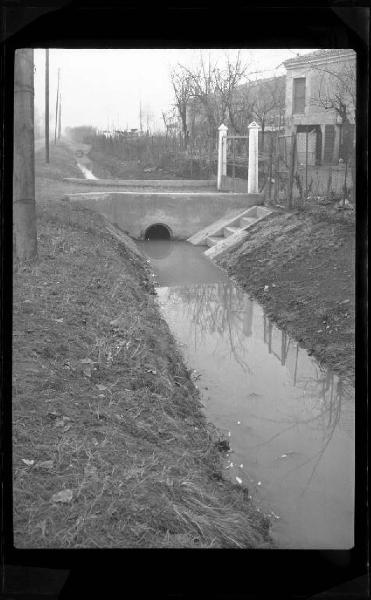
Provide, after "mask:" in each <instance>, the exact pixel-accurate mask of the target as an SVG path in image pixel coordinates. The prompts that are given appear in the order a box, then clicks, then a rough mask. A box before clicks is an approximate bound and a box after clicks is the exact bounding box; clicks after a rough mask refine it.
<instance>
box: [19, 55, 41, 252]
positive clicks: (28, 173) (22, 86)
mask: <svg viewBox="0 0 371 600" xmlns="http://www.w3.org/2000/svg"><path fill="white" fill-rule="evenodd" d="M34 156H35V149H34V60H33V50H32V49H31V48H22V49H19V50H17V51H16V53H15V66H14V165H13V211H14V214H13V219H14V233H15V248H16V257H17V259H18V260H19V261H21V262H24V261H32V260H34V259H35V258H36V257H37V234H36V211H35V165H34Z"/></svg>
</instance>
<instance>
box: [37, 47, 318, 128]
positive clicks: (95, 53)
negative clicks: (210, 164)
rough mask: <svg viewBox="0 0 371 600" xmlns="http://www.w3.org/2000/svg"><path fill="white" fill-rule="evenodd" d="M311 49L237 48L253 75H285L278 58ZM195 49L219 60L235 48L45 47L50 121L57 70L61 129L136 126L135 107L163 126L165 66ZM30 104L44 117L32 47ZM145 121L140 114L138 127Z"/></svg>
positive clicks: (168, 95)
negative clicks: (32, 97) (32, 73)
mask: <svg viewBox="0 0 371 600" xmlns="http://www.w3.org/2000/svg"><path fill="white" fill-rule="evenodd" d="M311 51H312V49H290V50H288V49H286V50H285V49H274V50H269V49H262V50H258V49H253V50H248V49H242V50H240V52H241V56H242V58H243V59H244V61H246V63H248V64H249V71H250V72H252V73H254V72H259V74H258V75H256V76H257V77H270V76H273V75H280V74H282V73H284V72H285V71H284V69H283V68H282V67H281V68H278V67H279V65H280V63H282V61H284V60H286V59H288V58H292V57H293V56H295V55H296V54H306V53H308V52H311ZM200 52H202V54H203V55H204V56H205V57H206V58H207V56H208V54H210V58H211V59H212V60H218V62H219V61H220V64H222V62H223V58H225V54H226V52H228V54H229V55H230V56H231V57H233V56H235V55H236V53H237V50H233V49H228V50H219V49H218V50H217V49H212V50H205V49H203V50H202V51H200V50H195V49H184V50H180V49H166V50H164V49H125V50H124V49H123V50H112V49H90V48H89V49H86V50H84V49H53V48H51V49H50V53H49V61H50V118H51V119H50V121H51V124H52V123H53V120H54V115H55V100H56V89H57V73H58V68H60V72H61V93H62V127H63V128H64V127H66V126H72V127H74V126H78V125H93V126H95V127H98V128H100V129H106V128H107V126H112V125H114V126H115V128H120V129H126V128H127V127H128V128H129V129H130V128H139V105H140V101H141V103H142V109H143V112H144V113H145V112H146V111H148V112H150V113H151V114H152V115H153V116H152V119H151V123H150V127H151V129H152V130H153V129H159V128H162V127H163V122H162V117H161V112H162V111H167V110H169V109H170V107H171V105H172V103H173V95H172V88H171V84H170V76H169V74H170V69H171V67H172V66H175V65H176V64H177V63H178V62H180V63H183V64H186V65H192V64H195V63H197V62H198V60H199V58H200ZM34 58H35V107H36V110H37V113H38V115H39V116H43V115H44V106H45V104H44V98H45V50H44V49H35V52H34ZM145 125H146V119H145V116H144V118H143V127H145Z"/></svg>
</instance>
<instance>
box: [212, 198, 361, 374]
mask: <svg viewBox="0 0 371 600" xmlns="http://www.w3.org/2000/svg"><path fill="white" fill-rule="evenodd" d="M216 263H217V264H218V265H219V266H220V267H222V268H223V269H224V270H225V271H226V272H227V273H228V275H229V276H230V277H231V278H232V279H233V280H234V281H235V282H236V284H237V285H239V286H241V287H242V289H244V290H246V292H248V294H249V295H250V296H251V297H252V298H254V299H256V300H257V301H258V302H259V303H260V304H261V305H262V306H263V307H264V309H265V312H266V314H267V316H268V317H269V318H270V319H271V320H273V321H274V322H275V323H276V324H277V325H278V326H279V327H280V328H283V329H284V330H285V331H286V332H287V333H288V334H289V335H291V336H292V337H293V338H294V339H295V340H296V341H298V342H299V343H300V345H301V346H302V347H303V348H305V349H306V350H307V351H308V353H309V354H311V355H313V356H314V357H315V358H316V359H317V360H318V361H319V362H320V363H321V364H322V365H323V366H325V367H328V368H331V369H333V370H334V371H335V372H336V373H337V374H338V375H339V376H341V377H343V378H344V377H345V378H346V379H348V380H349V381H350V382H351V383H353V385H354V376H355V216H354V213H353V212H351V211H347V210H341V209H340V210H339V209H336V208H334V207H332V206H328V205H327V206H323V207H319V206H315V207H313V208H310V207H308V208H306V209H305V210H303V211H300V212H299V211H298V212H285V211H275V212H274V213H272V214H271V215H269V216H268V217H266V218H265V219H264V221H262V222H261V223H257V224H256V225H254V226H253V227H251V229H250V230H249V237H248V239H247V240H245V241H244V242H243V243H242V244H240V245H239V246H238V247H236V248H234V249H233V250H232V251H230V252H229V253H227V254H225V255H223V256H221V257H220V258H216Z"/></svg>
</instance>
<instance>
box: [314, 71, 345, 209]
mask: <svg viewBox="0 0 371 600" xmlns="http://www.w3.org/2000/svg"><path fill="white" fill-rule="evenodd" d="M312 68H313V69H315V70H317V71H319V74H320V78H319V84H318V86H317V90H316V94H315V95H314V96H313V97H312V98H311V102H312V104H315V105H317V106H320V107H321V108H323V109H324V110H330V111H331V110H332V111H334V112H335V113H336V114H337V115H338V117H339V120H340V124H341V139H342V144H341V154H342V156H341V158H342V159H343V160H344V161H345V166H346V169H345V182H344V196H345V194H346V188H347V185H346V176H347V170H348V166H350V168H351V172H352V180H353V187H352V197H353V201H354V197H355V177H356V168H355V144H354V141H355V140H354V126H353V125H352V124H351V121H353V122H355V119H356V114H355V109H356V63H355V61H353V60H350V61H349V60H348V61H346V62H345V61H344V62H340V63H335V64H334V65H331V66H329V65H325V66H318V67H317V66H315V67H312Z"/></svg>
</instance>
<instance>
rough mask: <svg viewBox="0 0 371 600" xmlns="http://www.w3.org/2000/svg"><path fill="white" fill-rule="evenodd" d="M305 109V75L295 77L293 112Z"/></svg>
mask: <svg viewBox="0 0 371 600" xmlns="http://www.w3.org/2000/svg"><path fill="white" fill-rule="evenodd" d="M304 111H305V77H297V78H296V79H294V95H293V111H292V112H293V114H296V113H303V112H304Z"/></svg>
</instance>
